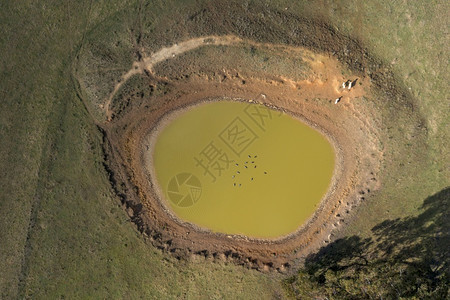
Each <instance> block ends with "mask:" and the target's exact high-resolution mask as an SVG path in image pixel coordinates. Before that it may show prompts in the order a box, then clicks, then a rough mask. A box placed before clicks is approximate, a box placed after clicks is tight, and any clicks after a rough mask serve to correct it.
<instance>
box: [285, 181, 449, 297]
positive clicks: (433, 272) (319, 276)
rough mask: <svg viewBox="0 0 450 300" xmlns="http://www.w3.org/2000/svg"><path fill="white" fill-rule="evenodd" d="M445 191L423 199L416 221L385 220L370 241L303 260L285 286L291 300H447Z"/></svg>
mask: <svg viewBox="0 0 450 300" xmlns="http://www.w3.org/2000/svg"><path fill="white" fill-rule="evenodd" d="M449 202H450V188H446V189H443V190H442V191H440V192H439V193H437V194H435V195H433V196H430V197H428V198H427V199H426V200H425V201H424V203H423V205H422V207H421V208H420V209H421V211H422V212H421V213H420V214H419V215H418V216H414V217H406V218H402V219H395V220H386V221H383V222H382V223H380V224H378V225H376V226H375V227H374V228H372V233H373V237H372V238H367V239H361V238H360V237H358V236H351V237H346V238H343V239H339V240H336V241H335V242H333V243H331V244H329V245H327V246H326V247H322V248H321V249H320V250H319V251H318V252H317V253H315V254H312V255H310V256H308V257H307V259H306V262H305V268H304V269H302V270H300V272H299V273H298V275H297V276H295V277H293V278H290V279H289V280H288V282H287V283H288V284H289V285H288V286H289V289H290V290H291V292H292V293H294V294H295V296H297V297H300V298H302V299H303V298H304V297H305V298H318V299H326V298H328V299H398V298H401V297H407V298H409V297H417V298H420V299H448V298H447V297H449V296H450V293H449V286H450V270H449V268H450V255H449V251H450V207H449V206H450V205H449Z"/></svg>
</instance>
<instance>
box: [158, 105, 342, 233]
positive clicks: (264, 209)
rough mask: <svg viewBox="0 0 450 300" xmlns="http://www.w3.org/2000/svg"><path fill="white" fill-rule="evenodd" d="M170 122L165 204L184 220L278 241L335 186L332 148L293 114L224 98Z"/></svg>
mask: <svg viewBox="0 0 450 300" xmlns="http://www.w3.org/2000/svg"><path fill="white" fill-rule="evenodd" d="M166 123H167V124H165V125H164V126H162V127H161V128H160V130H159V132H158V133H157V139H156V144H155V145H154V148H153V154H152V155H153V160H152V162H153V167H154V170H155V174H156V181H157V184H158V185H159V189H160V190H161V191H162V193H163V195H161V197H162V201H164V202H165V204H166V206H167V207H168V208H170V209H171V210H172V211H173V213H174V214H175V215H176V216H177V217H178V218H180V219H181V220H183V221H187V222H190V223H193V224H196V225H197V226H200V227H202V228H206V229H209V230H211V231H214V232H221V233H226V234H241V235H246V236H249V237H254V238H277V237H281V236H284V235H287V234H289V233H292V232H294V231H295V230H296V229H298V228H299V227H300V226H301V225H303V224H304V223H305V222H306V221H307V220H308V219H309V218H310V217H311V216H312V215H313V213H314V211H315V210H316V209H317V208H318V206H319V204H320V201H321V200H322V198H323V197H324V195H325V194H326V192H327V190H328V188H329V186H330V184H331V178H332V175H333V169H334V159H335V155H334V150H333V147H332V146H331V144H330V143H329V141H328V140H327V139H326V138H325V136H324V135H322V134H321V133H320V132H318V131H317V130H315V129H313V128H312V127H310V126H308V125H306V124H305V123H303V122H301V121H300V120H299V119H297V118H294V117H292V116H290V115H289V114H286V113H282V112H280V111H277V110H273V109H270V108H267V107H266V106H263V105H260V104H251V103H247V102H238V101H231V100H223V101H215V102H207V103H203V104H200V105H197V106H193V107H191V108H188V109H185V110H183V111H182V112H179V113H177V114H174V115H173V116H172V117H171V118H170V121H168V122H166Z"/></svg>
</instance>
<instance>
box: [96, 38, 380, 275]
mask: <svg viewBox="0 0 450 300" xmlns="http://www.w3.org/2000/svg"><path fill="white" fill-rule="evenodd" d="M204 40H205V39H204V38H199V39H197V41H204ZM194 44H195V43H193V45H194ZM189 45H190V44H189ZM255 45H257V43H255ZM191 46H192V45H191ZM191 46H189V47H187V49H191V48H192V47H191ZM168 49H170V48H167V49H165V50H164V53H165V54H164V55H163V54H161V57H164V59H167V56H169V59H170V54H171V53H173V50H174V49H175V48H174V49H172V50H168ZM177 49H178V48H177ZM291 50H292V51H297V53H303V54H305V53H307V55H305V61H307V62H308V63H309V65H310V69H311V72H310V74H309V77H308V79H307V80H302V81H294V80H291V79H289V78H280V77H276V75H274V78H275V79H273V78H272V79H270V80H268V79H267V78H261V76H259V75H258V74H250V75H247V76H246V77H243V76H242V75H239V73H237V72H235V70H221V72H223V74H224V75H225V77H226V80H222V81H218V80H215V79H214V78H209V77H207V76H202V75H200V74H199V75H198V76H191V77H189V78H186V79H184V80H171V79H170V78H165V79H164V80H166V81H167V82H168V84H169V85H170V91H169V92H167V93H166V94H163V95H159V96H158V97H154V98H152V99H149V100H148V101H144V102H142V103H141V104H139V105H136V106H133V105H131V106H132V107H131V108H130V109H129V110H127V112H126V114H125V115H123V116H121V118H118V119H113V120H111V121H110V122H108V123H106V124H105V125H104V126H103V127H104V130H105V136H106V138H107V140H106V145H105V147H106V149H105V150H106V153H107V154H108V157H107V161H108V164H109V168H110V173H111V175H112V178H113V180H114V184H115V186H116V188H117V193H118V194H119V195H121V196H122V199H123V202H124V203H126V205H127V207H128V208H129V210H128V213H129V215H130V217H131V218H132V219H133V221H134V222H135V223H136V224H137V225H138V227H139V229H140V230H141V231H142V233H143V234H144V235H145V236H146V237H147V238H148V239H149V240H150V241H152V243H153V244H154V245H156V246H157V247H158V248H161V249H164V250H167V251H169V252H171V253H173V254H174V255H175V256H176V257H179V258H190V257H192V255H201V256H204V257H206V258H209V259H217V260H224V261H233V262H236V263H238V264H242V265H245V266H247V267H250V268H255V269H259V270H262V271H269V270H278V271H285V270H286V269H287V268H289V267H290V266H291V265H292V264H293V263H295V262H296V261H297V260H298V259H299V258H302V257H304V256H305V255H306V254H308V253H310V252H311V251H313V250H316V249H318V248H319V247H320V246H323V245H324V244H326V243H328V242H329V241H330V240H332V236H333V231H334V230H336V229H338V228H339V227H340V226H342V225H344V224H345V222H346V219H347V217H348V216H350V214H351V213H352V210H353V208H354V207H356V206H357V205H358V204H359V203H360V202H361V201H364V200H365V197H366V195H367V193H370V192H371V191H374V190H376V189H377V188H378V187H379V184H380V183H379V180H378V178H377V175H378V172H379V167H380V163H381V161H382V151H381V149H380V147H379V144H380V143H379V140H378V133H377V126H376V123H374V122H372V120H375V119H376V116H377V113H376V112H375V111H370V106H367V108H366V109H365V110H364V111H362V110H361V107H364V105H363V103H362V102H364V101H369V100H368V97H363V96H367V94H368V92H369V91H370V89H371V88H372V84H371V80H370V78H369V77H368V76H366V75H365V74H361V73H359V74H357V75H356V74H355V75H350V76H346V77H344V76H343V75H342V70H344V69H346V68H345V66H344V65H342V64H341V63H340V62H339V61H338V60H337V59H336V58H334V57H333V56H329V55H327V54H326V53H315V52H311V51H309V50H307V49H304V48H300V47H292V49H291ZM158 57H159V56H158ZM155 59H156V58H155ZM144 61H145V59H144ZM147 61H150V60H147ZM155 61H161V60H160V59H156V60H155ZM154 63H155V62H154ZM149 66H150V65H146V68H147V69H148V70H149V68H150V67H149ZM344 73H347V74H348V73H349V70H346V71H345V72H344ZM153 76H155V74H153ZM349 77H350V78H349ZM347 79H352V80H356V79H357V84H356V85H355V86H354V87H353V88H352V89H350V90H349V89H348V88H342V82H344V81H346V80H347ZM158 80H159V79H158V78H155V77H149V82H150V83H149V84H158ZM341 96H342V99H341V101H340V102H339V103H338V104H336V105H335V104H334V101H335V99H336V98H338V97H341ZM224 97H227V98H231V99H236V100H238V101H253V102H259V103H262V104H265V105H268V106H270V107H273V108H275V109H281V110H284V111H286V112H288V113H290V114H292V115H294V116H296V117H298V118H300V119H302V120H303V121H304V122H306V123H308V124H309V125H310V126H312V127H315V128H316V129H317V130H319V131H320V132H322V133H323V134H324V135H325V136H326V137H327V138H328V139H329V140H330V142H331V143H332V144H333V145H334V147H335V152H336V162H337V163H336V168H335V173H334V176H333V183H332V185H331V187H330V189H329V191H328V193H327V195H326V196H325V197H324V199H323V200H322V202H321V205H320V207H319V209H318V210H317V211H316V213H315V214H314V216H313V217H312V218H311V219H310V220H309V221H308V222H307V223H306V224H305V225H304V226H302V227H301V228H299V229H298V230H297V231H296V232H294V233H292V234H291V235H289V236H285V237H281V238H279V239H274V240H263V239H251V238H248V237H245V236H234V235H227V234H221V233H212V232H210V231H208V230H206V229H202V228H198V227H197V226H195V225H194V224H190V223H186V222H183V221H182V220H180V219H177V218H176V217H175V216H174V215H173V214H172V213H171V212H170V211H169V210H168V209H167V207H166V206H165V205H164V200H162V199H161V195H160V193H159V192H158V187H157V186H155V183H154V181H153V175H152V170H151V169H147V168H146V167H145V166H148V165H151V157H149V156H148V153H149V149H150V147H152V139H151V137H152V134H153V133H155V131H156V130H158V127H159V126H160V125H161V121H163V120H164V119H165V118H166V116H168V115H169V114H171V113H173V112H174V111H176V110H179V109H185V108H186V107H189V106H191V105H195V104H198V103H201V102H204V101H220V100H221V99H223V98H224ZM355 103H361V105H358V108H359V109H355Z"/></svg>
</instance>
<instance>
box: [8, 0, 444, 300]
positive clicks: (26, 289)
mask: <svg viewBox="0 0 450 300" xmlns="http://www.w3.org/2000/svg"><path fill="white" fill-rule="evenodd" d="M257 3H259V2H257ZM253 5H254V4H249V7H250V9H249V11H251V10H252V9H253ZM219 6H221V8H220V9H218V8H217V7H219ZM203 7H205V8H206V12H203V11H202V8H203ZM270 7H272V8H275V9H276V10H280V11H284V12H287V13H289V14H293V15H300V16H312V17H320V18H324V19H326V20H328V21H329V22H330V23H331V24H332V25H333V26H334V27H335V28H336V29H337V30H338V31H340V32H343V33H345V34H349V35H351V36H354V37H356V38H358V39H360V40H361V41H363V42H364V44H365V45H366V46H367V47H368V49H369V50H370V51H371V52H372V53H373V54H374V55H375V56H377V57H380V58H382V59H383V61H385V62H387V63H391V68H392V69H393V71H394V72H395V74H396V76H397V78H398V80H399V83H400V85H402V86H404V87H405V88H406V89H407V90H409V88H411V90H410V91H411V94H412V95H413V96H414V97H415V105H416V108H417V109H416V111H415V112H414V113H407V112H406V111H407V110H404V111H401V112H399V113H397V111H395V110H394V109H392V108H389V106H386V107H385V109H384V110H383V112H382V114H383V120H382V121H383V122H385V124H388V125H391V126H392V129H390V130H391V135H392V137H393V138H392V139H389V137H388V136H386V156H387V158H388V159H389V160H390V162H392V163H391V164H388V165H387V166H386V168H385V169H384V171H383V172H384V174H390V176H385V181H384V182H383V190H381V191H380V192H378V193H376V194H374V195H373V196H372V197H370V199H369V200H370V201H367V203H366V204H364V205H363V206H361V208H360V209H359V210H358V214H359V216H360V217H359V218H356V219H354V220H353V221H351V223H350V224H349V226H348V227H347V229H346V230H345V231H343V232H342V233H341V236H342V237H346V236H347V237H349V236H351V235H354V234H360V236H361V237H364V236H370V235H371V234H372V232H371V229H372V228H373V226H375V225H376V224H379V223H380V222H381V221H384V220H389V219H395V218H405V217H406V218H407V217H408V216H409V215H419V214H420V213H421V211H420V210H418V209H419V208H420V207H421V206H422V202H423V200H424V199H426V198H427V197H428V196H431V195H433V194H435V193H437V192H439V191H441V190H442V189H443V188H444V187H445V186H447V185H448V184H449V182H450V180H449V178H450V173H449V172H450V171H449V169H448V168H446V167H445V166H446V163H447V162H448V161H449V160H450V157H449V150H448V147H446V145H447V144H448V141H449V132H450V130H449V118H448V116H449V106H448V101H447V95H446V91H447V85H448V84H447V83H448V74H447V69H448V54H447V45H448V35H447V34H446V31H447V28H448V18H447V16H446V15H447V12H448V10H449V4H448V3H447V2H446V1H426V2H421V3H417V2H413V3H409V4H407V5H404V4H403V3H400V2H392V1H384V0H383V1H381V2H380V1H366V2H361V1H301V2H294V1H276V2H273V1H267V3H266V2H261V5H258V11H259V12H261V13H264V12H265V11H264V10H265V9H268V8H270ZM285 8H287V10H285ZM228 9H229V10H228ZM227 10H228V11H229V13H228V14H221V12H223V11H227ZM202 12H203V13H202ZM209 12H212V13H209ZM208 13H209V15H208ZM214 13H218V14H216V15H215V14H214ZM247 13H248V11H246V10H245V8H241V9H239V8H236V6H233V5H229V4H227V3H226V2H207V1H200V2H194V1H192V2H189V3H187V4H186V3H185V2H184V1H178V2H177V1H174V2H170V3H167V1H153V2H146V3H144V2H143V3H142V4H141V3H140V2H139V1H128V2H124V1H78V2H64V3H62V2H60V1H33V2H17V1H3V2H2V3H1V4H0V28H1V32H2V34H1V35H0V54H1V55H0V95H1V96H2V99H1V102H0V141H1V144H0V179H1V180H0V229H1V230H0V297H1V298H5V299H8V298H17V297H33V298H45V299H48V298H62V297H65V298H89V297H90V298H139V297H142V298H163V297H166V298H202V297H205V298H218V299H219V298H242V299H250V298H255V299H261V298H272V297H275V296H277V295H281V294H282V291H280V285H279V281H278V279H279V278H278V277H276V276H275V277H272V275H269V276H268V275H264V274H261V273H257V272H254V271H248V270H245V269H242V268H240V267H236V266H230V265H226V266H222V265H219V264H215V263H210V262H205V263H187V262H178V261H176V260H175V259H173V258H172V257H171V256H169V255H167V254H163V253H160V252H159V251H156V250H155V249H154V248H152V246H151V245H149V244H147V243H146V242H145V241H144V240H143V239H142V237H141V236H140V235H139V234H138V233H137V232H136V230H135V229H134V226H133V224H132V223H130V222H129V221H128V217H127V215H126V213H125V212H124V210H123V209H122V208H121V207H119V203H120V201H119V200H118V199H117V198H116V196H115V195H113V193H112V191H111V188H110V185H109V182H108V180H107V175H106V174H105V170H104V168H103V165H102V164H103V154H102V151H101V141H102V137H101V135H100V133H99V131H98V130H97V127H96V125H95V122H94V121H95V120H93V118H92V116H91V115H90V114H89V113H88V112H87V110H86V107H85V105H86V102H83V101H81V100H80V98H78V97H77V91H80V90H82V91H83V92H81V93H80V95H81V96H82V98H83V99H86V97H92V95H95V94H94V92H98V93H99V95H103V94H105V93H107V89H108V88H109V84H105V82H108V80H109V82H111V80H113V79H114V77H112V76H110V77H108V78H106V79H105V78H104V75H105V74H106V73H101V72H98V73H92V74H91V79H90V80H91V81H95V82H96V84H97V86H93V88H92V89H91V90H90V93H89V92H86V90H87V89H86V86H83V85H82V86H81V89H77V88H76V85H75V84H74V82H76V80H73V78H72V75H73V74H74V70H75V71H76V72H75V73H76V74H77V75H80V74H84V73H83V72H84V71H86V67H87V66H89V65H88V63H92V64H93V65H94V66H98V68H99V69H101V68H109V67H111V68H117V69H118V70H122V69H127V68H128V67H129V66H128V64H130V65H131V61H132V60H134V59H135V58H136V57H135V50H136V49H135V44H134V43H135V41H136V39H137V37H139V35H141V44H142V46H143V47H144V48H145V49H146V51H148V52H151V51H154V50H156V49H159V48H160V47H161V46H164V45H168V44H171V43H173V42H175V41H178V40H183V39H187V38H189V37H190V36H194V35H198V34H211V33H217V34H221V33H228V32H230V31H232V29H230V28H238V29H239V30H238V29H236V30H237V31H238V32H239V33H241V34H243V35H244V36H248V35H247V31H246V30H247V29H248V28H249V27H248V26H249V25H248V23H246V22H250V21H252V22H253V21H254V23H252V25H251V26H253V27H252V28H254V27H255V26H256V27H258V26H260V27H261V28H264V26H272V27H274V28H275V29H276V30H274V32H270V33H269V32H268V33H267V35H266V36H264V35H263V34H262V33H261V32H256V33H255V34H254V35H253V36H254V37H255V39H258V38H261V39H264V38H266V39H270V40H273V41H274V42H277V43H279V42H282V41H280V40H279V37H278V35H277V32H278V31H277V30H280V31H282V30H283V25H282V24H271V23H270V14H265V16H266V17H265V18H266V19H263V21H264V22H262V23H261V24H258V23H257V20H259V19H256V18H255V19H248V18H246V14H247ZM240 14H242V15H243V17H242V18H237V16H238V15H240ZM190 18H192V20H191V19H190ZM190 20H191V21H190ZM206 20H209V22H212V21H214V20H216V21H215V22H216V23H212V24H208V23H207V22H206ZM230 20H232V21H233V22H235V23H233V24H234V25H233V26H234V27H232V26H231V25H230V23H229V21H230ZM249 20H250V21H249ZM205 22H206V23H205ZM255 24H256V25H255ZM246 26H247V27H246ZM233 30H234V29H233ZM262 31H263V32H264V30H262ZM258 34H261V35H258ZM118 42H119V43H118ZM94 50H95V51H94ZM90 51H91V52H90ZM92 51H94V52H92ZM102 51H104V52H102ZM92 54H94V56H92ZM99 54H101V55H100V56H98V55H99ZM99 58H101V59H99ZM75 63H76V64H75ZM74 66H76V68H75V67H74ZM83 68H84V69H83ZM100 71H101V70H100ZM102 78H103V79H105V81H103V80H102ZM99 81H102V82H99ZM81 84H83V82H81ZM87 108H88V109H89V111H91V112H92V111H94V112H95V105H91V104H88V105H87ZM94 116H95V118H100V115H99V114H97V113H94ZM420 116H424V120H425V124H426V127H427V130H426V133H424V132H421V131H419V132H416V131H414V125H415V124H417V121H418V120H419V119H420ZM410 117H412V118H413V119H412V120H413V121H410ZM447 164H448V163H447Z"/></svg>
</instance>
